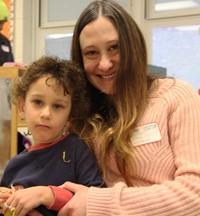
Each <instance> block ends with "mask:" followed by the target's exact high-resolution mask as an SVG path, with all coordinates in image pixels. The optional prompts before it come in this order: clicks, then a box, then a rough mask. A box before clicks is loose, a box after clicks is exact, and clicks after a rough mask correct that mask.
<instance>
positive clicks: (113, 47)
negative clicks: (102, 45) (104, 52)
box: [110, 44, 119, 50]
mask: <svg viewBox="0 0 200 216" xmlns="http://www.w3.org/2000/svg"><path fill="white" fill-rule="evenodd" d="M110 50H119V45H118V44H114V45H113V46H111V47H110Z"/></svg>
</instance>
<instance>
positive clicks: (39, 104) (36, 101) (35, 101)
mask: <svg viewBox="0 0 200 216" xmlns="http://www.w3.org/2000/svg"><path fill="white" fill-rule="evenodd" d="M33 103H34V104H35V105H37V106H41V105H42V104H43V102H42V101H41V100H37V99H36V100H34V101H33Z"/></svg>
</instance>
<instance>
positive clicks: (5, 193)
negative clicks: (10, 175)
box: [0, 187, 15, 216]
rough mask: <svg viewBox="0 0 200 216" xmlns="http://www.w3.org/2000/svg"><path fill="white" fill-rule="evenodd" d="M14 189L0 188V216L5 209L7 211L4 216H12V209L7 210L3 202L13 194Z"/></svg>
mask: <svg viewBox="0 0 200 216" xmlns="http://www.w3.org/2000/svg"><path fill="white" fill-rule="evenodd" d="M14 191H15V189H14V187H12V188H6V187H0V214H2V213H4V212H5V209H7V211H6V212H5V214H4V216H14V215H15V214H14V209H9V208H8V206H6V204H5V202H6V200H7V199H8V198H9V197H10V196H11V195H12V193H14Z"/></svg>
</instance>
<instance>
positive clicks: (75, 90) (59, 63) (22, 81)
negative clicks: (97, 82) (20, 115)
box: [13, 56, 90, 129]
mask: <svg viewBox="0 0 200 216" xmlns="http://www.w3.org/2000/svg"><path fill="white" fill-rule="evenodd" d="M46 75H50V78H54V79H56V81H57V83H58V84H59V85H61V86H62V87H63V90H64V95H65V94H70V95H71V98H72V108H71V112H70V119H71V122H72V123H73V124H72V128H73V127H79V129H80V127H81V126H83V124H84V121H85V120H86V118H87V116H88V112H89V109H90V101H89V97H88V95H87V91H86V77H85V73H84V72H83V71H82V70H81V69H80V68H79V67H78V65H77V64H76V63H74V62H72V61H70V60H62V59H60V58H58V57H55V56H42V57H41V58H39V59H38V60H36V61H34V62H33V63H31V64H30V66H29V67H28V69H27V71H25V72H23V75H22V76H20V77H19V78H18V79H17V80H16V82H15V83H14V86H13V102H14V103H15V104H17V102H18V99H19V98H23V99H24V100H25V99H26V92H27V91H28V90H29V88H30V85H31V84H32V83H34V82H35V81H36V80H38V79H39V78H41V77H42V76H46ZM50 78H48V79H50ZM48 79H47V80H46V83H47V85H48Z"/></svg>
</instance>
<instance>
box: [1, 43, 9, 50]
mask: <svg viewBox="0 0 200 216" xmlns="http://www.w3.org/2000/svg"><path fill="white" fill-rule="evenodd" d="M1 49H2V50H3V51H4V52H10V49H9V47H8V46H6V45H1Z"/></svg>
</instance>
